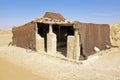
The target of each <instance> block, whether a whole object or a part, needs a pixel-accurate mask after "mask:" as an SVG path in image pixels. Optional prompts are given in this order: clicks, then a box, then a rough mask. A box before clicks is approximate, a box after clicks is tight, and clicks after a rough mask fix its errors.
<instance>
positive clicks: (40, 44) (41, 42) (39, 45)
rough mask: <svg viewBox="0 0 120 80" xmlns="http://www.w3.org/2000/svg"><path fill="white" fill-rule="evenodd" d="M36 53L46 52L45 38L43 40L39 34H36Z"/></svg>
mask: <svg viewBox="0 0 120 80" xmlns="http://www.w3.org/2000/svg"><path fill="white" fill-rule="evenodd" d="M36 51H37V52H44V51H45V47H44V38H42V37H41V36H40V35H39V34H37V33H36Z"/></svg>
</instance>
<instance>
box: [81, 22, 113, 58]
mask: <svg viewBox="0 0 120 80" xmlns="http://www.w3.org/2000/svg"><path fill="white" fill-rule="evenodd" d="M79 32H80V35H81V43H82V44H81V45H82V53H83V54H85V55H86V56H89V55H91V54H93V53H95V51H94V47H98V48H99V49H100V50H104V49H106V45H111V43H110V27H109V25H107V24H92V23H88V24H86V23H80V25H79Z"/></svg>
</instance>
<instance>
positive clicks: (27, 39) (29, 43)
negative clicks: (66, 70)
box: [12, 22, 36, 50]
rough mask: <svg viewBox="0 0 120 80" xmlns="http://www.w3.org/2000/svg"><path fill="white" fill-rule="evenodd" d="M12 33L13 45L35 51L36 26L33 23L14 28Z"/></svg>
mask: <svg viewBox="0 0 120 80" xmlns="http://www.w3.org/2000/svg"><path fill="white" fill-rule="evenodd" d="M12 33H13V37H12V38H13V44H14V45H16V46H18V47H23V48H26V49H32V50H36V39H35V34H36V25H35V23H33V22H30V23H27V24H25V25H23V26H19V27H14V28H13V29H12Z"/></svg>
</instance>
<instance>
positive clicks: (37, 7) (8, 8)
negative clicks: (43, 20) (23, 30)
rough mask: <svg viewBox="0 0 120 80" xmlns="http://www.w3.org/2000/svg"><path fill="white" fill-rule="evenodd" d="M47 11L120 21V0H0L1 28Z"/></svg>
mask: <svg viewBox="0 0 120 80" xmlns="http://www.w3.org/2000/svg"><path fill="white" fill-rule="evenodd" d="M45 12H57V13H61V14H62V15H63V16H64V17H65V18H66V19H68V20H72V21H74V20H77V21H80V22H87V23H105V24H113V23H117V22H120V0H0V29H11V28H12V27H13V26H19V25H23V24H25V23H27V22H30V21H32V20H33V19H35V18H40V17H42V16H43V15H44V13H45Z"/></svg>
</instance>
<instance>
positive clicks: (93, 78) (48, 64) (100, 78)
mask: <svg viewBox="0 0 120 80" xmlns="http://www.w3.org/2000/svg"><path fill="white" fill-rule="evenodd" d="M112 37H114V36H112ZM118 37H119V36H118ZM111 39H113V38H111ZM10 41H12V32H11V31H3V30H2V31H0V80H120V48H119V47H115V48H111V49H108V50H103V51H100V52H98V53H96V54H95V55H91V56H90V57H89V58H88V60H86V61H79V62H74V61H69V60H66V59H64V58H58V57H53V56H50V55H48V54H45V53H37V52H34V51H31V50H26V49H24V48H20V47H15V46H9V47H8V44H9V42H10ZM113 42H114V41H113ZM113 42H112V43H113ZM115 46H116V45H115Z"/></svg>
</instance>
